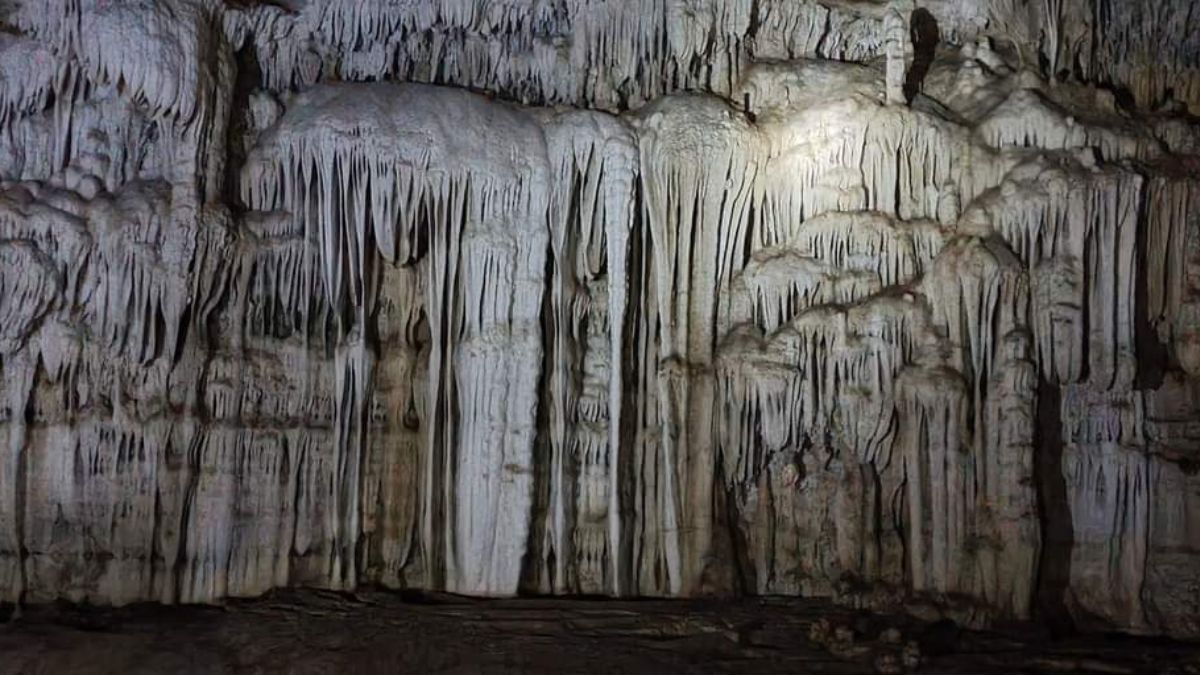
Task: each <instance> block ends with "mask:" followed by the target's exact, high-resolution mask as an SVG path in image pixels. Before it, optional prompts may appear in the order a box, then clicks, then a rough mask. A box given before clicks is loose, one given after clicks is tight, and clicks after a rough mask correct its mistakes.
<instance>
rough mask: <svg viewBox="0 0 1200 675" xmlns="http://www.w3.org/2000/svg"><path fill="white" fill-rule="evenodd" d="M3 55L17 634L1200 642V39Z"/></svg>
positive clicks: (59, 11)
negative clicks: (941, 633) (783, 600)
mask: <svg viewBox="0 0 1200 675" xmlns="http://www.w3.org/2000/svg"><path fill="white" fill-rule="evenodd" d="M0 22H2V23H0V27H2V28H3V31H0V261H2V262H0V600H3V601H8V602H22V603H36V602H47V601H52V600H55V599H59V598H64V599H68V600H72V601H87V602H93V603H111V604H123V603H129V602H134V601H142V600H154V601H159V602H164V603H175V602H214V601H218V600H220V599H222V598H225V597H231V596H251V595H256V594H260V593H263V592H265V591H267V590H269V589H271V588H275V587H281V586H289V585H298V586H313V587H322V588H332V589H352V588H355V587H357V586H360V585H364V584H380V585H383V586H386V587H393V588H406V587H410V588H422V589H436V590H448V591H453V592H459V593H465V594H478V595H511V594H515V593H518V592H527V593H553V594H606V595H614V596H696V595H703V594H710V593H712V594H730V593H742V592H745V593H763V594H801V595H819V596H832V597H834V598H836V599H837V600H838V601H839V602H845V603H850V604H853V605H856V606H865V607H873V608H891V607H904V608H907V609H909V610H911V611H914V612H919V613H922V614H932V615H944V616H949V617H952V618H954V619H956V620H959V621H962V622H966V623H970V624H976V625H981V624H985V623H987V622H989V621H995V620H1007V619H1025V618H1030V617H1035V616H1036V617H1051V616H1054V615H1056V614H1059V613H1063V612H1065V613H1066V615H1069V616H1070V617H1072V618H1073V619H1074V620H1075V621H1076V622H1078V623H1080V624H1081V625H1084V626H1090V627H1103V628H1117V629H1121V630H1126V631H1131V632H1137V633H1146V634H1170V635H1174V636H1177V637H1187V638H1200V472H1198V471H1197V467H1198V466H1200V122H1198V121H1197V116H1198V115H1200V2H1196V1H1195V0H1144V1H1142V2H1126V1H1124V0H1069V1H1067V2H1064V1H1063V0H891V1H888V2H884V1H881V0H869V1H868V0H757V1H751V0H372V1H370V2H367V1H360V0H327V1H320V2H318V1H317V0H286V1H285V0H279V1H277V2H273V3H268V2H265V1H263V2H256V1H252V0H246V1H244V2H235V1H234V0H224V1H222V0H5V1H4V2H0Z"/></svg>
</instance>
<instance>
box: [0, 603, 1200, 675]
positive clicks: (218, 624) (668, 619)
mask: <svg viewBox="0 0 1200 675" xmlns="http://www.w3.org/2000/svg"><path fill="white" fill-rule="evenodd" d="M5 612H6V613H7V610H5ZM818 622H819V623H818ZM814 624H818V628H817V629H816V630H814V629H813V626H814ZM888 628H894V629H899V634H898V635H897V633H896V631H894V630H893V631H890V632H889V633H888V634H884V635H883V638H884V639H883V640H882V641H881V640H880V637H881V633H882V632H883V631H884V630H885V629H888ZM839 629H840V630H839ZM822 635H837V636H839V637H835V638H833V639H825V638H823V637H821V636H822ZM851 635H852V636H853V637H852V638H851V637H850V636H851ZM810 636H813V637H815V638H817V640H818V642H814V641H813V640H812V639H810ZM897 638H899V639H898V641H897ZM909 643H914V644H911V645H910V644H909ZM906 646H907V647H906ZM906 648H907V652H908V653H907V656H908V664H909V666H911V665H912V663H913V659H912V657H913V656H914V655H915V654H916V652H917V650H918V649H919V651H920V662H919V663H920V665H919V666H918V672H923V673H1023V672H1031V673H1032V672H1096V673H1179V674H1187V675H1200V645H1184V644H1178V643H1171V642H1167V641H1159V640H1144V639H1135V638H1128V637H1115V636H1088V637H1075V638H1069V639H1065V640H1059V641H1051V640H1050V639H1049V638H1047V637H1044V636H1042V635H1040V634H1039V633H1038V632H1036V631H1034V630H1032V629H1026V630H1023V631H1020V632H1011V633H1009V634H1007V635H1002V634H1000V633H980V632H970V631H961V630H958V629H956V628H954V627H952V626H950V625H948V624H944V623H943V624H923V623H920V622H916V621H913V620H911V619H906V618H898V617H890V618H889V617H880V616H876V615H869V614H863V613H855V612H852V611H849V610H845V609H840V608H837V607H834V606H831V605H829V604H827V603H824V602H820V601H808V600H782V599H739V600H720V601H606V600H595V601H588V600H559V599H529V600H497V601H483V600H469V599H464V598H457V597H452V596H409V595H405V596H401V595H398V594H393V593H382V592H380V593H376V592H369V593H359V594H357V595H354V596H347V595H339V594H333V593H323V592H313V591H288V592H280V593H274V594H272V595H270V596H268V597H265V598H262V599H259V600H250V601H236V602H230V603H229V604H228V605H227V606H226V607H223V608H215V607H176V608H163V607H157V606H150V605H142V606H136V607H127V608H122V609H117V610H101V609H89V608H78V607H70V606H54V607H36V608H27V609H26V610H25V612H24V615H23V616H22V618H21V619H19V620H18V621H15V622H10V623H8V624H7V625H0V673H3V674H5V675H7V674H9V673H12V674H24V673H53V674H55V675H58V674H61V673H121V674H125V673H354V674H359V673H477V672H482V673H507V672H514V673H518V672H519V673H584V672H586V673H656V674H660V675H661V674H665V673H732V672H753V673H871V672H889V671H890V672H907V671H906V670H905V665H904V663H905V651H906ZM881 669H882V670H881Z"/></svg>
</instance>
